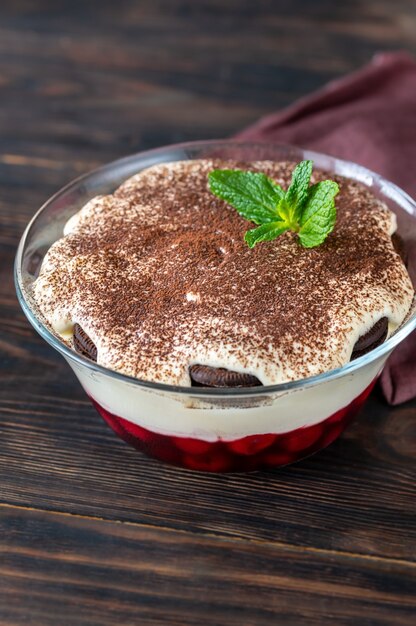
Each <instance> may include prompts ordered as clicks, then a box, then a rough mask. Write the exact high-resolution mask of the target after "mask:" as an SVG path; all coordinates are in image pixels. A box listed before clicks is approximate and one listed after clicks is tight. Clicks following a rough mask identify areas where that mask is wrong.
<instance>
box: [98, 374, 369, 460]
mask: <svg viewBox="0 0 416 626" xmlns="http://www.w3.org/2000/svg"><path fill="white" fill-rule="evenodd" d="M374 383H375V380H374V381H373V382H372V383H371V384H370V385H369V386H368V387H367V388H366V389H365V390H364V391H363V392H362V393H361V394H360V395H359V396H357V397H356V398H355V399H354V400H353V401H352V402H351V403H350V404H349V405H348V406H346V407H344V408H342V409H340V410H339V411H337V412H336V413H334V414H333V415H331V416H330V417H328V418H327V419H325V420H323V421H322V422H320V423H319V424H313V425H312V426H305V427H303V428H297V429H295V430H292V431H290V432H286V433H281V434H277V435H276V434H272V433H269V434H261V435H250V436H248V437H243V438H241V439H235V440H233V441H223V440H218V441H214V442H209V441H203V440H201V439H195V438H190V437H176V436H168V435H161V434H159V433H155V432H152V431H150V430H148V429H146V428H142V427H141V426H137V425H136V424H133V423H132V422H129V421H128V420H125V419H123V418H121V417H118V416H117V415H113V414H112V413H110V412H109V411H107V410H106V409H104V408H103V407H102V406H100V404H98V402H96V401H95V400H94V399H93V398H91V400H92V402H93V404H94V406H95V407H96V409H97V410H98V412H99V413H100V414H101V415H102V417H103V418H104V419H105V421H106V422H107V423H108V424H109V425H110V426H111V428H112V429H113V430H114V431H115V432H116V433H117V434H118V435H119V436H120V437H121V438H122V439H124V441H126V442H127V443H129V444H131V445H133V446H134V447H135V448H137V449H139V450H141V451H143V452H145V453H146V454H148V455H150V456H153V457H156V458H157V459H160V460H161V461H165V462H167V463H171V464H174V465H178V466H180V467H185V468H188V469H192V470H199V471H205V472H246V471H253V470H258V469H266V468H272V467H278V466H282V465H288V464H289V463H293V462H295V461H298V460H299V459H301V458H303V457H305V456H309V455H310V454H312V453H314V452H317V451H318V450H320V449H322V448H325V447H326V446H328V445H329V444H330V443H332V442H333V441H334V440H335V439H336V438H337V437H338V436H339V435H340V434H341V433H342V431H343V430H344V428H345V427H346V426H347V425H348V424H349V422H350V421H351V420H352V419H353V417H354V416H355V415H356V413H357V411H358V410H359V409H360V408H361V406H362V405H363V404H364V402H365V400H366V399H367V396H368V395H369V393H370V391H371V389H372V388H373V386H374Z"/></svg>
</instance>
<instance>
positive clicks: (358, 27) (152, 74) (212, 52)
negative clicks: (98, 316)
mask: <svg viewBox="0 0 416 626" xmlns="http://www.w3.org/2000/svg"><path fill="white" fill-rule="evenodd" d="M415 30H416V8H415V3H414V1H413V0H396V1H395V2H391V1H390V0H378V1H377V2H364V1H362V2H360V1H359V0H357V1H346V2H342V3H338V2H333V0H317V1H315V2H308V1H307V0H290V1H289V0H282V1H275V2H273V1H272V0H270V1H266V0H256V2H253V1H252V0H221V1H220V0H203V1H200V2H199V1H197V0H194V1H191V0H189V1H185V0H175V1H168V0H144V1H134V0H118V1H117V2H115V1H111V0H101V1H99V0H97V1H95V2H92V1H90V2H85V1H81V0H13V2H2V3H1V5H0V91H1V99H0V127H1V132H0V177H1V188H0V309H1V312H0V375H1V389H0V624H1V626H17V625H19V626H20V625H23V624H30V625H36V626H49V625H51V626H52V625H54V626H56V625H58V626H73V625H74V626H75V625H77V626H84V625H85V626H86V625H88V626H92V625H94V626H99V625H100V626H101V625H107V624H108V625H110V624H111V625H114V624H123V625H125V624H127V625H136V624H140V625H152V626H154V625H155V624H172V625H178V626H182V625H189V626H191V625H192V626H194V625H195V626H197V625H198V626H199V625H209V626H222V625H235V626H237V625H238V626H250V625H252V626H260V625H262V626H263V625H265V626H266V625H267V626H270V624H284V625H285V626H292V625H293V626H302V625H327V624H328V625H329V624H331V625H335V624H336V625H354V626H369V625H371V626H373V625H386V624H392V625H395V626H400V625H404V624H413V623H414V620H415V614H416V611H415V609H416V593H415V592H416V581H415V578H416V576H415V573H416V568H415V553H416V550H415V548H416V521H415V517H416V516H415V513H416V510H415V509H416V507H415V477H416V476H415V466H414V452H415V414H416V403H415V402H413V403H408V404H406V405H403V406H400V407H397V408H395V409H391V408H389V407H387V406H386V404H385V403H384V402H383V400H382V398H381V397H380V395H379V394H378V392H377V391H376V392H375V393H373V395H372V397H371V399H370V401H369V403H368V405H367V406H366V408H365V410H364V411H363V412H362V413H361V415H360V416H359V418H358V419H357V421H356V422H355V423H354V424H353V425H352V426H351V427H350V428H349V429H348V430H347V432H346V433H345V434H344V436H342V437H341V438H340V439H339V440H338V441H337V442H335V443H334V444H333V445H332V446H330V448H329V449H327V450H325V451H323V452H322V453H320V454H317V455H316V456H314V457H313V458H310V459H308V460H306V461H303V462H301V463H298V464H297V465H294V466H292V467H288V468H285V469H282V470H280V471H273V472H263V473H256V474H250V475H207V474H197V473H192V472H189V471H184V470H180V469H175V468H172V467H168V466H164V465H161V464H160V463H158V462H156V461H154V460H151V459H148V458H146V457H144V456H143V455H141V454H140V453H138V452H136V451H135V450H133V449H131V448H129V447H128V446H127V445H125V444H124V443H123V442H122V441H120V440H118V439H117V438H116V437H115V436H114V434H113V433H112V431H110V430H109V428H108V427H107V426H106V425H105V424H104V422H103V421H102V420H101V419H100V418H99V417H98V416H97V414H96V413H95V412H94V410H93V409H92V407H91V406H90V403H89V401H88V400H87V398H86V397H85V395H84V393H83V392H82V390H81V388H80V386H79V384H78V383H77V382H76V380H75V379H74V377H73V375H72V374H71V372H70V371H69V369H68V367H67V366H66V364H65V363H64V362H63V360H62V359H61V358H60V357H59V356H58V355H57V354H56V353H55V352H53V351H52V349H51V348H50V347H49V346H48V345H46V343H44V342H43V340H41V339H40V337H38V336H37V335H36V334H35V333H34V331H33V330H32V329H31V327H30V326H29V324H28V322H27V321H26V319H25V318H24V316H23V313H22V312H21V311H20V309H19V307H18V304H17V302H16V298H15V295H14V288H13V281H12V263H13V257H14V254H15V249H16V245H17V243H18V240H19V237H20V235H21V233H22V231H23V229H24V227H25V224H26V223H27V221H28V220H29V218H30V217H31V216H32V214H33V213H34V211H35V210H36V209H37V208H38V207H39V206H40V205H41V204H42V203H43V201H44V200H46V199H47V198H48V196H50V195H51V194H52V193H53V192H54V191H55V190H57V189H58V188H59V187H60V186H62V185H63V184H64V183H66V182H67V181H69V180H70V179H72V178H73V177H75V176H76V175H78V174H80V173H83V172H87V171H89V170H91V169H92V168H94V167H95V166H97V165H99V164H101V163H105V162H107V161H110V160H112V159H115V158H117V157H119V156H122V155H126V154H128V153H131V152H135V151H138V150H141V149H143V148H148V147H153V146H157V145H163V144H168V143H172V142H177V141H182V140H188V139H201V138H216V137H224V136H229V135H231V134H232V133H234V132H236V131H237V130H238V129H240V128H242V127H244V126H245V125H246V124H248V123H250V122H252V121H254V120H255V119H257V118H258V117H259V116H260V115H262V114H264V113H266V112H270V111H272V110H276V109H278V108H280V107H282V106H285V105H287V104H288V103H290V102H292V101H293V100H294V99H296V98H298V97H299V96H302V95H303V94H306V93H308V92H309V91H311V90H313V89H315V88H318V87H319V86H321V85H323V84H324V83H325V82H327V81H328V80H329V79H332V78H334V77H338V76H340V75H342V74H344V73H346V72H348V71H351V70H353V69H355V68H358V67H359V66H360V65H362V64H363V63H365V62H367V61H368V60H369V59H370V58H371V56H372V54H373V53H374V52H376V51H378V50H392V49H397V48H399V47H400V48H404V49H408V50H410V51H413V52H416V41H415V37H414V33H415Z"/></svg>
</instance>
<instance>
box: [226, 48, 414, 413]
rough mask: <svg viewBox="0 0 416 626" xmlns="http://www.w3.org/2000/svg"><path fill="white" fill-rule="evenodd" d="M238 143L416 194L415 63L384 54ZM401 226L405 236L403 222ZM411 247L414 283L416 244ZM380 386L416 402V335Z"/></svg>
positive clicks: (390, 397)
mask: <svg viewBox="0 0 416 626" xmlns="http://www.w3.org/2000/svg"><path fill="white" fill-rule="evenodd" d="M236 139H238V140H250V141H268V142H270V141H278V142H280V143H288V144H292V145H297V146H301V147H302V148H309V149H313V150H317V151H318V152H325V153H327V154H331V155H333V156H336V157H339V158H341V159H346V160H350V161H355V162H356V163H360V164H361V165H364V166H366V167H368V168H370V169H372V170H374V171H375V172H378V173H379V174H382V175H383V176H385V177H386V178H387V179H389V180H391V181H393V182H395V183H396V184H397V185H399V186H400V187H402V188H403V189H404V190H405V191H407V192H408V193H409V194H410V195H411V196H412V197H416V173H415V168H416V60H415V59H413V58H412V57H411V56H409V55H407V54H406V53H404V52H396V53H386V54H384V53H383V54H378V55H376V56H375V57H374V59H373V60H372V62H371V63H370V64H369V65H367V66H366V67H364V68H363V69H361V70H359V71H357V72H354V73H353V74H351V75H349V76H347V77H345V78H341V79H340V80H335V81H333V82H330V83H329V84H328V85H326V87H324V88H323V89H321V90H320V91H318V92H316V93H313V94H311V95H309V96H306V97H304V98H302V99H300V100H299V101H298V102H296V103H295V104H293V105H291V106H289V107H288V108H286V109H284V110H283V111H280V112H278V113H275V114H271V115H268V116H266V117H264V118H262V119H260V120H259V121H258V122H256V123H255V124H253V125H252V126H250V127H249V128H247V129H246V130H243V131H242V132H241V133H239V134H238V135H237V136H236ZM410 219H411V218H410ZM399 227H400V228H401V230H402V232H403V229H405V224H403V222H402V223H401V224H400V225H399ZM406 245H407V249H408V253H409V272H410V274H411V277H412V280H413V282H414V283H415V282H416V239H413V240H412V239H410V240H409V239H407V241H406ZM380 382H381V387H382V390H383V393H384V396H385V398H386V400H387V402H389V403H390V404H400V403H402V402H406V401H407V400H410V399H411V398H414V397H416V332H414V333H412V334H411V335H410V337H408V338H407V339H405V340H404V341H403V342H402V343H401V344H400V345H399V346H398V347H397V348H396V350H395V351H394V352H393V354H392V355H391V357H390V358H389V360H388V362H387V364H386V367H385V368H384V370H383V373H382V375H381V378H380Z"/></svg>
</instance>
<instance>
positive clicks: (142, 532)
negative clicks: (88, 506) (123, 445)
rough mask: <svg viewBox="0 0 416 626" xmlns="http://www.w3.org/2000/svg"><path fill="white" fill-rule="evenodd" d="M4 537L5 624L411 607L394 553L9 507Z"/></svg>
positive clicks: (406, 615) (402, 610)
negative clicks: (318, 547) (343, 552)
mask: <svg viewBox="0 0 416 626" xmlns="http://www.w3.org/2000/svg"><path fill="white" fill-rule="evenodd" d="M0 537H1V539H0V557H1V558H2V563H3V566H2V570H1V571H0V583H1V584H0V606H2V607H3V609H2V616H3V619H2V622H1V623H2V626H11V625H13V626H14V625H15V624H23V623H30V624H33V625H34V626H35V625H36V626H37V625H39V626H49V625H50V626H52V625H53V626H55V624H57V623H59V625H60V626H72V625H75V624H79V623H82V624H88V625H89V626H90V625H91V626H92V625H97V626H98V625H99V626H104V625H106V624H108V625H110V624H145V625H155V624H160V623H168V624H171V625H177V626H185V625H186V626H191V625H192V626H199V625H201V624H203V625H204V624H206V625H207V626H208V625H209V626H212V625H213V624H215V625H217V624H227V626H228V625H229V626H240V625H241V624H244V626H263V625H264V626H266V625H267V626H269V624H275V623H284V624H286V625H287V626H292V625H293V626H302V625H311V626H312V625H316V626H324V625H326V624H331V625H332V624H337V625H340V626H347V625H350V626H356V625H357V624H360V626H367V625H370V624H371V625H372V626H376V625H377V626H378V625H380V626H382V625H386V624H392V623H394V624H395V625H396V626H401V625H405V624H410V623H411V620H412V616H414V611H415V609H416V597H415V595H414V589H415V585H416V567H415V566H411V565H408V564H402V563H397V562H384V561H382V562H380V561H378V560H377V559H362V558H360V557H351V556H348V557H347V556H346V557H343V558H342V559H340V558H337V557H334V556H333V555H331V554H330V553H328V552H321V551H308V550H301V549H297V548H293V547H287V546H280V545H278V544H273V543H258V542H246V541H236V540H225V539H219V538H214V537H203V538H201V537H199V536H195V535H193V534H192V533H179V532H176V531H172V530H167V529H165V530H163V531H161V530H158V531H156V530H154V529H151V528H147V527H144V526H137V525H126V524H116V523H113V522H112V523H109V522H102V521H97V520H92V519H90V520H88V519H80V518H74V517H71V516H64V515H57V514H50V513H45V512H41V511H21V510H18V509H13V508H8V507H0ZM22 600H23V603H22ZM45 600H47V602H45ZM26 620H27V621H26ZM57 620H58V621H57ZM276 620H282V621H281V622H277V621H276Z"/></svg>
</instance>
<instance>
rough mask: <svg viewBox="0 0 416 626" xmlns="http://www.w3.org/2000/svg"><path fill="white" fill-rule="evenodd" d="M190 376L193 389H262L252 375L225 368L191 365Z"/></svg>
mask: <svg viewBox="0 0 416 626" xmlns="http://www.w3.org/2000/svg"><path fill="white" fill-rule="evenodd" d="M189 374H190V377H191V381H192V386H193V387H262V386H263V385H262V383H261V382H260V381H259V379H258V378H256V377H255V376H252V374H246V373H243V374H241V373H240V372H233V371H232V370H227V369H225V368H223V367H209V366H208V365H191V367H190V368H189Z"/></svg>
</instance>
